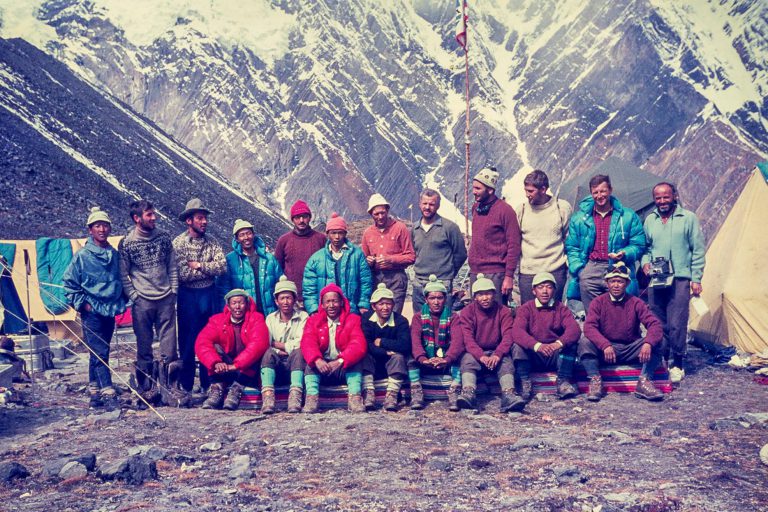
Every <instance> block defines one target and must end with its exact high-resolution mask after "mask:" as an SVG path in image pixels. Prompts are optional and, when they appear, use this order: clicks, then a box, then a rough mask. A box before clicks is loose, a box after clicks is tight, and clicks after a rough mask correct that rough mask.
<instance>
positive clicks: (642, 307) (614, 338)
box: [584, 293, 664, 350]
mask: <svg viewBox="0 0 768 512" xmlns="http://www.w3.org/2000/svg"><path fill="white" fill-rule="evenodd" d="M640 324H643V325H644V326H645V328H646V330H647V331H648V332H647V333H646V335H645V342H646V343H649V344H650V345H652V346H656V345H658V344H659V342H660V341H661V338H662V337H663V336H664V330H663V328H662V326H661V322H660V321H659V319H658V318H656V316H655V315H654V314H653V313H651V309H650V308H649V307H648V305H647V304H646V303H645V302H643V301H642V300H640V299H638V298H637V297H634V296H632V295H628V294H627V295H624V298H623V299H622V300H621V301H619V302H614V301H612V300H611V294H610V293H604V294H602V295H600V296H598V297H597V298H595V299H594V300H592V302H591V303H590V305H589V313H587V320H586V321H585V322H584V335H585V336H586V337H587V339H589V341H591V342H592V343H594V344H595V346H596V347H597V348H599V349H600V350H605V349H606V348H608V347H610V346H611V345H612V344H613V343H623V344H626V343H632V342H633V341H635V340H637V339H638V338H640Z"/></svg>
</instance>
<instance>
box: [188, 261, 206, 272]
mask: <svg viewBox="0 0 768 512" xmlns="http://www.w3.org/2000/svg"><path fill="white" fill-rule="evenodd" d="M187 266H188V267H189V268H191V269H192V270H200V269H201V268H203V264H202V263H200V262H199V261H188V262H187Z"/></svg>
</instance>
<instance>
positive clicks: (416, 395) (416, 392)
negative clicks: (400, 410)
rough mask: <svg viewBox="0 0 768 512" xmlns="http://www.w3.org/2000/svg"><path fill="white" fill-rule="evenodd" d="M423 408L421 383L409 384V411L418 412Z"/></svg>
mask: <svg viewBox="0 0 768 512" xmlns="http://www.w3.org/2000/svg"><path fill="white" fill-rule="evenodd" d="M423 408H424V388H422V387H421V383H419V382H412V383H411V409H414V410H419V409H423Z"/></svg>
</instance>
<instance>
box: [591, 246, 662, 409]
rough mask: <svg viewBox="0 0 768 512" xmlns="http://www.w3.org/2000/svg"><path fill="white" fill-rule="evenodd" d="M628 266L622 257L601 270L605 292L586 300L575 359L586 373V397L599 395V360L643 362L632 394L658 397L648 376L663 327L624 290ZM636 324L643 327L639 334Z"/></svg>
mask: <svg viewBox="0 0 768 512" xmlns="http://www.w3.org/2000/svg"><path fill="white" fill-rule="evenodd" d="M630 279H631V278H630V274H629V269H628V268H627V266H626V265H625V264H624V262H623V261H619V262H617V263H615V264H613V265H611V266H610V267H608V272H607V273H606V274H605V281H606V284H607V285H608V292H607V293H604V294H602V295H599V296H598V297H596V298H595V299H593V300H592V302H591V303H590V304H589V311H588V312H587V320H586V321H585V322H584V336H585V337H586V339H584V338H582V339H581V340H580V341H579V359H580V360H581V364H582V365H583V366H584V369H585V370H586V371H587V375H588V376H589V392H588V393H587V400H590V401H592V402H597V401H599V400H600V399H601V398H602V396H603V381H602V379H601V377H600V368H599V363H600V360H603V361H605V362H606V363H608V364H616V363H634V362H640V363H642V365H643V368H642V370H641V371H640V379H639V380H638V381H637V388H636V389H635V395H636V396H637V397H638V398H644V399H646V400H662V399H663V398H664V395H663V394H662V393H661V392H660V391H659V390H657V389H656V388H655V387H654V385H653V382H651V376H652V375H653V372H654V371H656V368H658V366H659V364H660V363H661V346H660V343H661V339H662V337H663V336H664V330H663V328H662V326H661V322H660V321H659V319H658V318H656V316H654V314H653V313H651V310H650V308H649V307H648V305H647V304H646V303H645V302H643V301H642V300H640V299H638V298H637V297H634V296H632V295H629V294H628V293H626V290H627V285H629V281H630ZM640 324H643V325H644V326H645V329H646V334H645V338H642V337H641V336H640Z"/></svg>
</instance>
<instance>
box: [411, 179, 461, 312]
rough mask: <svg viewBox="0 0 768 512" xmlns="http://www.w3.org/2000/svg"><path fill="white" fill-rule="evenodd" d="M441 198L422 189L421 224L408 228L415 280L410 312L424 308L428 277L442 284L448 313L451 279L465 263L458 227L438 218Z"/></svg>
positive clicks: (420, 198) (451, 286) (434, 191)
mask: <svg viewBox="0 0 768 512" xmlns="http://www.w3.org/2000/svg"><path fill="white" fill-rule="evenodd" d="M439 208H440V194H439V193H438V192H437V191H436V190H432V189H430V188H426V189H424V191H423V192H422V193H421V196H420V197H419V209H420V210H421V220H420V221H419V222H417V223H416V224H415V225H414V226H413V227H412V228H411V238H412V239H413V248H414V250H415V251H416V262H415V263H414V265H413V270H414V272H415V274H416V280H415V281H414V282H413V295H412V301H413V312H414V313H416V312H418V311H421V308H422V306H423V305H424V285H426V284H427V283H428V282H429V276H430V275H432V274H434V275H435V276H437V278H438V279H439V280H440V281H442V282H443V285H444V286H445V288H446V290H447V291H448V296H447V298H446V307H447V308H448V310H449V311H450V310H451V307H452V305H453V304H452V303H453V301H452V296H451V290H452V289H453V278H454V277H456V273H457V272H458V271H459V269H460V268H461V266H462V265H463V264H464V262H465V261H466V259H467V249H466V247H465V246H464V237H462V236H461V231H460V230H459V227H458V226H457V225H456V224H454V223H453V222H451V221H449V220H448V219H444V218H443V217H441V216H440V215H438V213H437V210H438V209H439Z"/></svg>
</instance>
